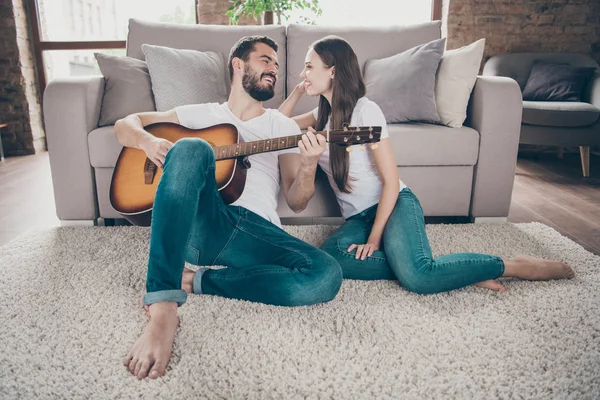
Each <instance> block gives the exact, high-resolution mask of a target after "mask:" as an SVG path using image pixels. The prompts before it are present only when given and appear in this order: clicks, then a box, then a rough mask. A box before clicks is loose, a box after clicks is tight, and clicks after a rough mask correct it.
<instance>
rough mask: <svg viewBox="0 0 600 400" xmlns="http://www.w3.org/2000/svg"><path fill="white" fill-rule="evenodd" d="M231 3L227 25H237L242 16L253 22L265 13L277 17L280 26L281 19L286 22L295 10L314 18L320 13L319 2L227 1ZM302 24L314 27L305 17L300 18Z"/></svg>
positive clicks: (311, 21)
mask: <svg viewBox="0 0 600 400" xmlns="http://www.w3.org/2000/svg"><path fill="white" fill-rule="evenodd" d="M229 1H230V3H233V4H232V5H231V7H229V9H228V10H227V13H226V14H225V15H227V16H228V17H229V23H231V24H232V25H237V23H238V21H239V19H240V17H241V16H243V15H248V16H251V17H253V18H254V19H255V20H256V19H258V18H260V17H261V16H262V15H263V13H265V12H272V13H273V14H274V15H276V16H277V24H278V25H281V18H282V17H283V18H285V20H286V21H287V20H288V19H289V18H290V15H289V12H290V11H292V10H294V9H296V10H310V11H311V12H313V13H314V14H315V16H320V15H321V13H322V10H321V7H320V6H319V0H229ZM302 20H303V22H306V23H308V24H312V25H314V21H313V20H311V19H310V18H307V17H302Z"/></svg>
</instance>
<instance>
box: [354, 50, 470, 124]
mask: <svg viewBox="0 0 600 400" xmlns="http://www.w3.org/2000/svg"><path fill="white" fill-rule="evenodd" d="M445 44H446V38H443V39H436V40H433V41H431V42H429V43H425V44H422V45H419V46H416V47H413V48H412V49H408V50H406V51H404V52H402V53H400V54H396V55H393V56H391V57H386V58H382V59H373V60H368V61H367V63H366V65H365V73H364V76H365V85H366V87H367V96H368V97H369V98H370V99H371V100H372V101H374V102H375V103H377V105H379V107H380V108H381V111H382V112H383V115H385V120H386V121H387V122H388V123H396V122H406V121H428V122H439V120H440V117H439V116H438V113H437V110H436V105H435V74H436V71H437V69H438V65H439V64H440V60H441V59H442V54H444V46H445ZM465 108H466V104H465Z"/></svg>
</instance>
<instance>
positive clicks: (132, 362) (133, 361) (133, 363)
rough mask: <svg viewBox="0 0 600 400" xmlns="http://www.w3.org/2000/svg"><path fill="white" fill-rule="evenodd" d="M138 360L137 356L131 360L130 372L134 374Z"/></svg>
mask: <svg viewBox="0 0 600 400" xmlns="http://www.w3.org/2000/svg"><path fill="white" fill-rule="evenodd" d="M137 362H138V360H137V358H134V359H132V360H131V361H130V362H129V372H131V373H132V374H133V373H134V371H135V366H136V365H137Z"/></svg>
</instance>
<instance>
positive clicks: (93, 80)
mask: <svg viewBox="0 0 600 400" xmlns="http://www.w3.org/2000/svg"><path fill="white" fill-rule="evenodd" d="M440 28H441V26H440V22H439V21H435V22H429V23H424V24H420V25H415V26H390V27H381V28H370V27H369V28H366V27H357V28H334V27H318V26H302V25H290V26H287V27H285V26H245V27H242V26H211V25H195V26H181V25H170V24H160V23H149V22H143V21H138V20H131V21H130V25H129V35H128V39H127V55H128V56H129V57H134V58H137V59H143V58H144V54H143V53H142V51H141V48H140V46H141V45H142V44H143V43H149V44H154V45H161V46H169V47H174V48H189V49H195V50H200V51H207V50H212V51H218V52H221V53H222V54H223V56H224V57H225V59H227V56H228V53H229V50H230V48H231V46H232V45H233V44H234V43H235V41H236V40H237V39H238V38H240V37H241V36H245V35H250V34H265V35H268V36H270V37H271V38H273V39H274V40H275V41H276V42H277V43H278V44H279V45H280V49H279V53H278V54H279V62H280V65H281V67H280V76H279V81H278V85H277V88H276V93H275V97H274V98H273V99H271V100H269V101H268V102H266V106H267V107H273V108H276V107H278V106H279V105H280V104H281V102H282V101H283V100H284V98H285V96H286V92H287V90H291V88H293V87H294V86H295V85H296V84H297V83H298V82H299V80H300V77H299V74H300V71H301V69H302V67H303V64H304V56H305V54H306V51H307V49H308V46H309V44H310V43H312V42H313V41H314V40H316V39H319V38H321V37H323V36H325V35H329V34H336V35H339V36H341V37H343V38H345V39H346V40H348V41H349V42H350V43H351V44H352V46H353V47H354V49H355V50H356V53H357V55H358V58H359V62H360V63H361V66H362V67H364V64H365V62H366V61H367V60H368V59H372V58H383V57H388V56H391V55H394V54H396V53H399V52H402V51H404V50H406V49H409V48H411V47H414V46H416V45H419V44H422V43H426V42H429V41H431V40H434V39H438V38H440V37H441V29H440ZM103 88H104V79H103V77H101V76H89V77H73V78H67V79H56V80H53V81H52V82H50V83H49V84H48V87H47V88H46V91H45V92H44V101H43V107H44V120H45V127H46V133H47V138H48V150H49V154H50V164H51V169H52V179H53V184H54V193H55V199H56V211H57V215H58V217H59V219H60V220H61V221H63V223H65V224H76V223H79V222H82V223H89V224H91V223H97V221H98V220H99V218H104V219H112V218H120V215H119V214H117V213H116V211H115V210H114V209H113V208H112V207H111V205H110V202H109V187H110V181H111V176H112V172H113V168H114V166H115V162H116V160H117V157H118V155H119V152H120V150H121V146H120V145H119V144H118V143H117V140H116V139H115V135H114V132H113V127H112V126H107V127H101V128H98V119H99V112H100V105H101V101H102V96H103ZM367 96H368V94H367ZM316 101H317V99H316V98H312V97H305V98H304V99H302V101H301V102H300V103H299V104H298V106H297V108H296V110H295V112H297V113H303V112H306V111H308V110H310V109H312V108H314V107H316V104H317V102H316ZM399 106H401V105H399ZM521 107H522V101H521V92H520V90H519V85H518V84H517V83H516V82H515V81H514V80H513V79H510V78H505V77H492V76H486V77H484V76H479V77H478V78H477V82H476V84H475V87H474V89H473V93H472V95H471V99H470V104H469V109H468V114H467V115H468V117H467V121H466V123H465V126H463V127H462V128H448V127H445V126H440V125H432V124H424V123H408V124H391V125H388V129H389V132H390V139H391V142H392V144H393V147H394V153H395V157H396V162H397V166H398V170H399V173H400V177H401V179H402V180H403V181H404V182H405V183H406V184H407V185H408V186H409V187H410V188H411V189H412V190H413V191H414V192H415V193H416V194H417V196H418V197H419V198H420V200H421V203H422V205H423V209H424V212H425V215H427V216H469V217H471V218H472V219H473V220H475V221H476V222H485V221H503V220H506V217H507V215H508V211H509V206H510V201H511V194H512V188H513V178H514V171H515V165H516V158H517V148H518V142H519V128H520V125H521ZM316 187H317V189H316V193H315V196H314V197H313V199H312V200H311V201H310V204H309V206H308V207H307V208H306V209H305V210H304V211H303V212H301V213H299V214H295V213H294V212H293V211H291V210H290V209H289V208H288V206H287V204H286V203H285V200H284V199H283V196H280V200H279V206H278V213H279V215H280V216H281V217H282V222H283V223H288V224H294V223H295V224H303V223H330V222H339V221H340V220H341V219H340V211H339V208H338V205H337V203H336V200H335V197H334V195H333V192H332V191H331V189H330V188H329V186H328V184H327V180H326V179H325V177H324V174H323V173H322V172H321V173H320V174H319V175H318V176H317V182H316Z"/></svg>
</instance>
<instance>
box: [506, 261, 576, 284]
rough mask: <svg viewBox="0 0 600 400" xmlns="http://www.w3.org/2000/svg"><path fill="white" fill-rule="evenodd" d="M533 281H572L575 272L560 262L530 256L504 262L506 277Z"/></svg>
mask: <svg viewBox="0 0 600 400" xmlns="http://www.w3.org/2000/svg"><path fill="white" fill-rule="evenodd" d="M503 276H514V277H517V278H521V279H528V280H532V281H543V280H549V279H571V278H573V277H575V272H573V270H572V269H571V267H569V266H568V265H567V264H565V263H563V262H560V261H552V260H544V259H542V258H535V257H529V256H519V257H514V258H511V259H510V260H508V261H504V275H503Z"/></svg>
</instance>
